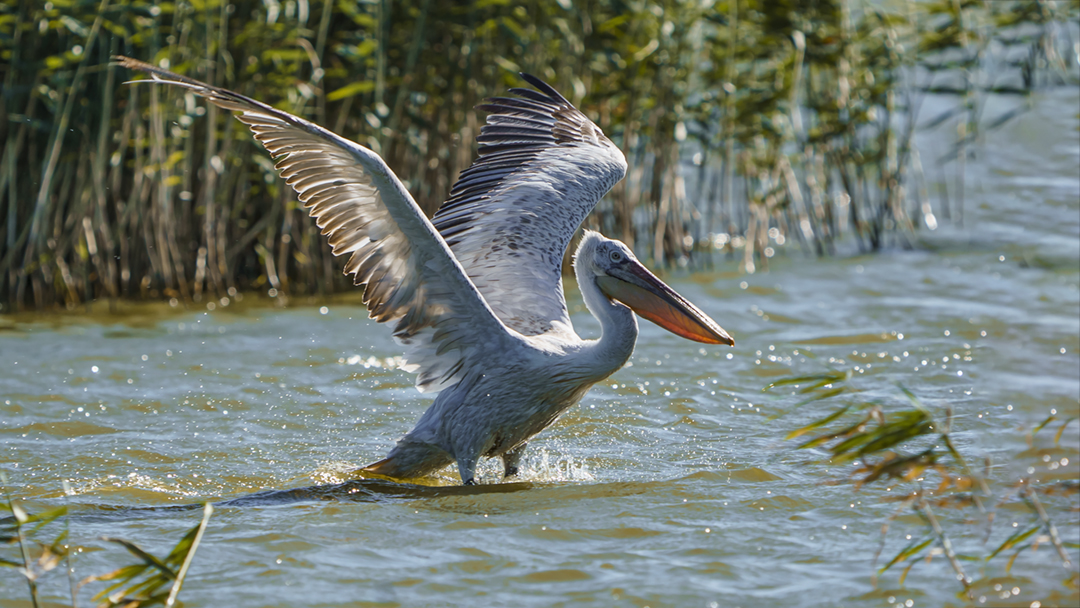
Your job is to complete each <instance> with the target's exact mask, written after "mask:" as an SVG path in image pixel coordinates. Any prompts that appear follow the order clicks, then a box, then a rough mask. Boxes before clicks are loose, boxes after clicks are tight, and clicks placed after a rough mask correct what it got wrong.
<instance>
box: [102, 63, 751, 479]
mask: <svg viewBox="0 0 1080 608" xmlns="http://www.w3.org/2000/svg"><path fill="white" fill-rule="evenodd" d="M116 59H117V61H118V62H119V64H120V65H122V66H125V67H128V68H134V69H137V70H142V71H144V72H148V73H149V74H150V75H151V76H153V78H154V79H156V80H158V81H161V82H165V83H168V84H173V85H176V86H180V87H184V88H185V89H188V90H190V91H192V92H193V93H195V94H197V95H201V96H203V97H206V98H207V99H209V100H210V101H211V102H213V103H214V104H217V105H218V106H220V107H221V108H224V109H226V110H232V111H235V112H237V118H239V119H240V121H241V122H243V123H245V124H247V125H248V126H249V127H250V128H251V130H252V132H253V133H254V135H255V139H257V140H258V141H259V142H260V143H262V145H263V146H265V147H266V149H267V150H268V151H269V152H270V155H271V156H273V158H274V159H275V160H276V161H277V164H276V168H277V170H278V171H279V172H280V173H281V176H282V177H283V178H285V181H286V182H287V183H288V184H289V185H290V186H292V188H293V189H294V190H296V193H297V195H298V197H299V200H300V202H301V203H303V205H304V207H305V208H307V210H308V212H309V213H310V214H311V216H312V217H313V218H315V222H316V223H317V224H318V226H319V228H321V229H322V233H323V235H325V236H326V237H327V240H328V241H329V243H330V246H331V247H332V248H333V252H334V255H338V256H346V257H347V262H346V263H345V272H346V274H352V275H353V276H354V279H355V283H356V284H357V285H359V286H362V287H363V288H364V303H365V304H366V305H367V308H368V314H369V315H370V316H371V318H372V319H375V320H376V321H378V322H379V323H388V324H390V326H391V327H392V328H393V332H394V338H396V339H397V341H398V342H399V343H401V344H402V345H403V346H404V347H405V358H406V365H404V366H403V367H404V369H405V370H407V371H410V372H413V373H415V374H416V387H417V388H418V389H419V390H420V391H421V392H428V393H433V394H434V393H437V396H436V397H435V402H434V403H433V404H432V405H431V407H429V408H428V410H427V411H426V412H424V415H423V416H421V417H420V420H419V421H418V422H417V423H416V426H415V427H414V428H413V429H412V430H411V431H409V432H408V433H407V434H406V435H405V436H404V437H403V438H402V439H401V440H400V441H398V442H397V445H396V446H395V447H394V448H393V449H392V450H391V451H390V453H389V454H388V455H387V457H386V458H384V459H382V460H380V461H378V462H376V463H374V464H371V465H369V466H367V467H365V468H363V469H361V471H365V472H369V473H375V474H379V475H384V476H387V477H393V478H398V479H405V478H413V477H421V476H425V475H428V474H431V473H434V472H435V471H438V470H439V469H442V468H443V467H445V466H447V465H449V464H451V463H453V462H455V461H456V462H457V465H458V471H459V472H460V474H461V479H462V481H463V482H464V483H465V484H473V483H475V477H474V476H475V471H476V466H477V463H478V461H479V460H480V458H481V457H487V458H493V457H498V458H501V459H502V462H503V467H504V474H505V476H506V477H510V476H513V475H515V474H516V473H517V467H518V463H519V462H520V460H521V456H522V453H523V452H524V451H525V446H526V442H527V441H528V440H529V439H530V438H531V437H532V436H533V435H535V434H537V433H539V432H540V431H541V430H543V429H544V428H545V427H547V426H548V425H550V424H551V423H552V422H554V421H555V419H556V418H558V417H559V415H560V414H562V413H563V412H564V411H566V410H567V409H568V408H569V407H570V406H572V405H574V404H575V403H577V402H578V401H579V400H580V399H581V397H582V395H584V394H585V392H586V391H588V390H589V388H590V387H591V386H592V385H594V384H596V383H597V382H600V381H601V380H603V379H605V378H607V377H608V376H610V375H611V374H613V373H615V372H616V371H617V370H618V369H619V368H621V367H622V366H623V364H625V363H626V361H627V359H629V358H630V355H631V354H632V353H633V350H634V343H635V341H636V340H637V335H638V326H637V320H636V319H635V317H634V312H637V314H639V315H641V316H643V317H645V318H646V319H648V320H650V321H652V322H654V323H656V324H657V325H660V326H661V327H663V328H664V329H667V330H668V331H671V332H672V333H675V334H677V335H679V336H682V337H684V338H687V339H690V340H695V341H698V342H705V343H709V344H728V345H733V344H734V341H733V340H732V338H731V336H729V335H728V334H727V332H725V331H724V330H723V329H721V328H720V326H719V325H717V324H716V322H714V321H713V320H712V319H710V318H709V317H708V315H706V314H705V313H703V312H702V311H701V310H699V309H698V308H697V307H696V306H694V305H693V304H691V303H690V302H688V301H687V300H686V299H684V298H683V297H682V296H680V295H679V294H677V293H675V291H674V290H672V289H671V288H670V287H668V286H667V285H665V284H664V283H663V282H662V281H660V279H658V278H656V276H654V275H653V274H652V273H651V272H649V271H648V269H646V268H645V267H644V266H643V265H642V264H641V263H640V262H639V261H638V260H637V258H635V257H634V254H633V252H631V251H630V248H629V247H627V246H626V245H624V244H623V243H621V242H619V241H616V240H612V239H608V238H605V237H604V236H602V235H600V234H599V233H597V232H592V231H586V232H585V235H584V237H583V238H582V239H581V243H580V245H579V246H578V249H577V252H576V254H575V256H574V273H575V275H576V277H577V282H578V287H579V288H580V290H581V295H582V298H583V299H584V300H585V305H586V306H587V307H588V309H589V312H591V313H592V314H593V316H595V317H596V318H597V320H599V321H600V326H601V328H602V333H601V335H600V338H599V339H597V340H583V339H582V338H581V337H579V336H578V335H577V333H575V332H574V328H573V326H572V324H571V323H570V316H569V314H568V313H567V310H566V300H565V299H564V297H563V286H562V274H561V261H562V258H563V254H564V252H565V251H566V248H567V246H568V245H569V242H570V239H571V237H572V236H573V235H574V232H575V231H576V230H577V229H578V226H580V225H581V222H582V220H584V219H585V216H586V215H588V214H589V212H590V211H591V210H592V208H593V207H594V206H595V205H596V203H597V201H599V200H600V197H602V196H603V195H604V194H605V193H606V192H607V191H608V190H609V189H611V187H612V186H613V185H615V183H616V182H618V181H619V180H620V179H622V177H623V175H624V174H625V173H626V159H625V157H624V156H623V154H622V152H621V151H620V150H619V149H618V148H617V147H615V145H614V144H612V143H611V140H609V139H608V138H607V137H605V136H604V134H603V132H601V131H600V129H599V128H598V127H597V126H596V125H595V124H593V123H592V121H590V120H589V119H588V118H587V117H586V116H585V115H584V114H582V113H581V112H580V111H578V110H577V109H576V108H574V106H573V105H571V104H570V102H569V101H567V100H566V98H564V97H563V96H562V95H560V94H559V93H558V92H557V91H556V90H555V89H553V88H552V87H550V86H548V85H547V84H545V83H544V82H543V81H541V80H540V79H538V78H536V77H533V76H529V75H526V74H522V75H521V77H522V78H524V79H525V81H526V82H528V83H529V84H530V85H532V86H533V87H535V90H533V89H511V91H510V92H511V93H512V94H514V95H516V97H512V98H501V97H500V98H494V99H491V100H488V103H486V104H484V105H481V106H478V109H481V110H484V111H486V112H488V117H487V124H486V125H485V126H484V127H483V128H482V129H481V131H480V136H479V138H478V139H479V144H480V148H479V157H478V158H477V159H476V161H475V162H474V163H473V164H472V166H471V167H469V168H468V169H467V170H465V171H464V172H462V174H461V176H460V179H459V180H458V182H457V183H456V184H455V185H454V187H453V188H452V189H451V191H450V198H449V199H448V200H447V201H446V202H445V203H443V205H442V207H441V208H440V209H439V211H438V212H437V213H436V214H435V216H434V217H433V218H432V219H431V220H428V218H427V217H426V216H425V215H424V213H423V212H422V211H421V210H420V207H419V206H417V204H416V202H415V201H414V200H413V198H412V196H410V195H409V192H408V191H407V190H406V189H405V186H404V185H403V184H402V183H401V180H399V179H398V178H397V176H395V175H394V173H393V172H392V171H391V170H390V168H389V167H388V166H387V165H386V163H385V162H384V161H383V159H382V158H380V157H379V156H378V155H377V154H376V153H375V152H373V151H371V150H369V149H367V148H365V147H363V146H360V145H357V144H355V143H353V142H351V141H348V140H346V139H344V138H342V137H339V136H337V135H335V134H334V133H331V132H330V131H328V130H326V129H324V128H322V127H320V126H318V125H315V124H312V123H311V122H308V121H307V120H304V119H303V118H299V117H296V116H293V115H291V114H288V113H286V112H282V111H280V110H276V109H274V108H272V107H270V106H268V105H266V104H264V103H261V102H258V101H255V100H253V99H249V98H247V97H244V96H243V95H239V94H237V93H233V92H232V91H228V90H225V89H221V88H218V87H214V86H211V85H208V84H205V83H202V82H199V81H197V80H192V79H190V78H187V77H184V76H180V75H178V74H174V73H172V72H169V71H166V70H162V69H159V68H156V67H154V66H151V65H149V64H146V63H143V62H140V61H136V60H133V59H129V58H126V57H117V58H116Z"/></svg>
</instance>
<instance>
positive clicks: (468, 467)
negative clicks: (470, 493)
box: [457, 458, 476, 486]
mask: <svg viewBox="0 0 1080 608" xmlns="http://www.w3.org/2000/svg"><path fill="white" fill-rule="evenodd" d="M457 466H458V473H460V474H461V483H462V485H466V486H475V485H476V459H475V458H458V461H457Z"/></svg>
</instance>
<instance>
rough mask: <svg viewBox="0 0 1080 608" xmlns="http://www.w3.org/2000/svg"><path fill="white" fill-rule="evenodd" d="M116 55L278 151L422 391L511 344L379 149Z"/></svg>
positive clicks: (452, 379) (451, 380)
mask: <svg viewBox="0 0 1080 608" xmlns="http://www.w3.org/2000/svg"><path fill="white" fill-rule="evenodd" d="M115 59H116V60H117V61H118V62H119V64H120V65H122V66H124V67H128V68H133V69H137V70H142V71H144V72H148V73H149V74H150V75H151V76H153V77H154V79H155V80H158V81H160V82H165V83H168V84H173V85H177V86H181V87H184V88H186V89H188V90H190V91H192V92H193V93H196V94H198V95H201V96H203V97H206V98H207V99H209V100H210V101H211V102H213V103H214V104H216V105H218V106H220V107H222V108H224V109H226V110H232V111H235V112H238V115H237V118H239V119H240V120H241V121H242V122H244V123H245V124H247V125H248V126H249V127H251V130H252V132H253V133H254V134H255V139H257V140H258V141H259V142H260V143H262V145H263V146H265V147H266V149H267V150H268V151H269V152H270V155H271V156H273V158H274V160H276V161H277V164H276V165H275V166H276V168H277V169H278V171H280V172H281V176H282V177H284V178H285V180H286V182H287V183H288V184H289V185H290V186H292V188H293V189H294V190H296V193H297V195H298V196H299V199H300V202H301V203H303V205H304V206H305V207H306V208H307V209H308V212H309V213H310V214H311V216H312V217H313V218H315V222H316V223H317V224H318V226H319V228H321V229H322V233H323V235H325V236H326V237H327V240H329V242H330V246H331V247H332V248H333V252H334V255H339V256H340V255H347V256H349V258H348V262H346V264H345V272H346V273H347V274H349V273H351V274H352V275H354V278H355V282H356V284H357V285H364V286H365V288H364V303H365V304H366V305H367V307H368V314H369V315H370V316H371V318H373V319H375V320H376V321H378V322H380V323H386V322H393V323H394V336H395V337H396V338H397V339H398V340H399V341H401V342H402V343H404V344H405V345H406V347H407V352H406V359H407V361H408V363H409V365H407V366H406V369H408V370H409V371H416V372H417V373H418V376H417V380H416V385H417V387H418V388H419V389H420V390H421V391H425V390H441V389H443V388H446V387H447V386H450V385H452V384H455V383H456V382H457V381H458V380H459V379H460V378H461V376H462V374H463V370H464V369H468V368H470V367H473V366H482V363H481V362H482V360H483V358H482V357H483V353H484V352H487V353H490V352H493V351H492V349H498V348H507V347H510V346H511V344H510V343H511V342H512V341H513V340H514V338H513V336H512V335H511V334H510V333H509V332H508V331H507V330H506V327H505V326H504V325H503V324H502V323H501V322H500V321H499V320H498V318H496V316H495V315H494V314H493V313H492V311H491V309H490V308H489V307H488V306H487V304H486V303H485V302H484V299H483V297H482V296H481V295H480V293H479V292H478V291H477V290H476V288H475V287H474V286H473V284H472V283H471V282H470V281H469V279H468V277H467V276H466V275H465V272H464V270H463V269H462V267H461V265H460V264H459V263H458V262H457V260H455V259H454V256H453V254H452V253H451V251H450V249H449V248H448V247H447V245H446V243H445V241H443V239H442V237H440V236H439V234H438V232H436V230H435V228H434V227H433V226H432V225H431V222H430V221H428V219H427V217H425V216H424V213H423V212H422V211H421V210H420V207H418V206H417V204H416V202H415V201H413V199H412V197H411V196H410V195H409V193H408V191H407V190H406V189H405V187H404V186H403V185H402V183H401V181H400V180H398V178H397V177H396V176H395V175H394V173H393V172H392V171H390V168H389V167H387V166H386V163H385V162H383V159H382V158H380V157H379V156H378V155H377V154H375V153H374V152H372V151H371V150H369V149H367V148H365V147H363V146H360V145H357V144H355V143H353V142H351V141H348V140H346V139H343V138H341V137H339V136H337V135H335V134H333V133H331V132H330V131H327V130H326V129H323V128H322V127H319V126H318V125H315V124H313V123H310V122H308V121H306V120H304V119H302V118H298V117H296V116H293V115H291V114H289V113H287V112H282V111H280V110H276V109H274V108H272V107H270V106H268V105H266V104H263V103H260V102H258V101H255V100H253V99H249V98H247V97H244V96H243V95H240V94H237V93H233V92H232V91H228V90H226V89H222V88H218V87H214V86H211V85H208V84H205V83H202V82H199V81H197V80H193V79H191V78H187V77H184V76H180V75H178V74H174V73H172V72H169V71H167V70H162V69H159V68H156V67H154V66H152V65H149V64H146V63H143V62H141V61H136V60H134V59H129V58H127V57H116V58H115ZM494 352H497V351H494ZM470 363H471V364H472V365H470Z"/></svg>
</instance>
